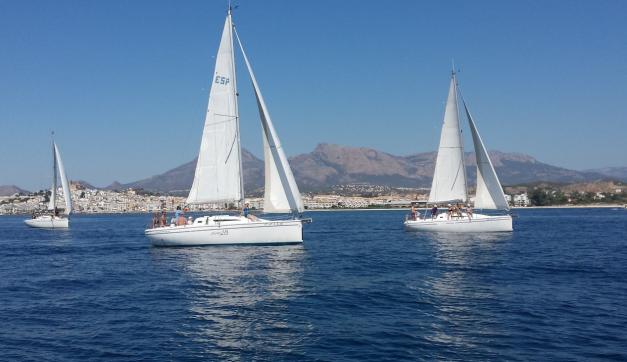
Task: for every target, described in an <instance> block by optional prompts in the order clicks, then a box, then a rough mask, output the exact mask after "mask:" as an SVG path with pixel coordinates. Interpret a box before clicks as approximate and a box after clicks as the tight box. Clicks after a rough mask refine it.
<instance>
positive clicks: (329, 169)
mask: <svg viewBox="0 0 627 362" xmlns="http://www.w3.org/2000/svg"><path fill="white" fill-rule="evenodd" d="M489 154H490V158H491V159H492V162H493V164H494V167H495V169H496V172H497V174H498V176H499V178H500V180H501V182H502V183H503V185H517V184H524V183H531V182H540V181H545V182H559V183H573V182H583V181H595V180H602V179H607V176H605V175H603V174H602V173H598V172H593V171H575V170H570V169H566V168H563V167H558V166H553V165H549V164H546V163H543V162H541V161H538V160H537V159H536V158H534V157H532V156H529V155H526V154H523V153H518V152H512V153H508V152H501V151H489ZM465 157H466V165H467V174H468V177H469V179H471V180H472V179H474V178H475V177H476V170H475V160H474V154H473V153H472V152H467V153H466V155H465ZM435 158H436V152H435V151H433V152H422V153H416V154H412V155H407V156H397V155H393V154H390V153H387V152H383V151H379V150H376V149H373V148H368V147H348V146H342V145H337V144H330V143H320V144H318V145H317V146H316V148H314V150H313V151H312V152H309V153H303V154H299V155H296V156H294V157H291V158H290V159H289V162H290V165H291V167H292V170H293V173H294V177H295V178H296V182H297V183H298V186H299V188H300V189H301V191H304V192H308V191H321V190H325V189H329V188H330V187H331V186H333V185H337V184H356V183H361V184H372V185H386V186H392V187H429V186H431V179H432V174H433V169H434V167H435ZM195 164H196V159H194V160H192V161H190V162H187V163H185V164H183V165H181V166H178V167H176V168H173V169H171V170H168V171H166V172H164V173H162V174H159V175H154V176H151V177H148V178H146V179H142V180H138V181H135V182H130V183H126V184H121V185H120V186H122V187H123V188H128V187H132V188H143V189H145V190H150V191H157V192H176V191H178V192H185V191H187V190H189V187H190V186H191V184H192V181H193V176H194V170H195ZM242 165H243V169H244V183H245V185H244V186H245V189H246V191H247V194H253V193H260V192H261V191H262V190H263V179H264V171H263V167H264V166H263V161H262V160H260V159H258V158H257V157H256V156H255V155H253V154H252V153H250V152H249V151H247V150H245V149H243V150H242ZM470 183H471V184H473V183H474V180H473V181H472V182H470Z"/></svg>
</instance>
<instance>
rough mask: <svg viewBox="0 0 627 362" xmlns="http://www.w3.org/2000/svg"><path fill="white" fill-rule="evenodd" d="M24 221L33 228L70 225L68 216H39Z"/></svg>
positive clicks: (55, 227)
mask: <svg viewBox="0 0 627 362" xmlns="http://www.w3.org/2000/svg"><path fill="white" fill-rule="evenodd" d="M24 223H25V224H26V225H28V226H30V227H33V228H45V229H67V228H68V227H70V220H69V219H68V218H65V217H58V216H50V215H42V216H37V217H36V218H34V219H28V220H24Z"/></svg>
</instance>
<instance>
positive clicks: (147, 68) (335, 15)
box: [0, 0, 627, 189]
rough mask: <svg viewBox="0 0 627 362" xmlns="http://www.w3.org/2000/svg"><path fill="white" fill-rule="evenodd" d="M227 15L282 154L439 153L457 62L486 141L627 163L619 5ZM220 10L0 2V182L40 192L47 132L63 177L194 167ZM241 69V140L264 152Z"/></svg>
mask: <svg viewBox="0 0 627 362" xmlns="http://www.w3.org/2000/svg"><path fill="white" fill-rule="evenodd" d="M236 4H238V5H239V8H238V9H237V10H236V11H235V13H234V17H235V22H236V24H237V26H238V30H239V32H240V35H241V37H242V40H243V42H244V45H245V46H246V47H247V52H248V53H249V56H250V57H251V61H252V64H253V67H254V68H255V71H256V73H257V77H258V80H259V82H260V86H261V89H262V91H263V92H264V96H265V98H266V101H267V103H268V106H269V109H270V112H271V114H272V117H273V119H274V122H275V125H276V127H277V130H278V132H279V135H280V137H281V139H282V142H283V144H284V146H285V149H286V151H287V153H288V155H296V154H298V153H303V152H309V151H311V150H312V149H313V148H314V147H315V145H316V144H317V143H319V142H330V143H338V144H344V145H352V146H366V147H374V148H377V149H380V150H383V151H386V152H389V153H393V154H411V153H416V152H422V151H431V150H434V149H435V148H436V147H437V142H438V138H439V131H440V124H441V119H442V114H443V108H444V101H445V98H446V93H447V89H448V77H449V70H450V63H451V58H455V61H456V63H457V64H458V66H459V67H460V68H461V70H462V72H461V73H460V77H459V80H460V86H461V88H462V89H463V91H464V94H465V97H466V99H467V100H468V101H469V102H470V107H471V110H472V111H473V114H474V116H475V118H476V120H477V123H478V126H479V129H480V130H481V132H482V135H483V138H484V141H485V142H486V143H487V146H488V148H490V149H498V150H502V151H516V152H523V153H528V154H531V155H533V156H535V157H537V158H538V159H540V160H541V161H544V162H548V163H552V164H555V165H560V166H564V167H569V168H575V169H585V168H594V167H602V166H626V165H627V21H626V20H625V16H626V14H627V2H626V1H622V0H616V1H611V0H607V1H592V0H590V1H540V0H537V1H431V2H425V1H413V0H404V1H403V0H399V1H393V2H390V1H358V0H344V1H327V0H317V1H293V0H292V1H287V0H266V1H253V0H240V1H238V2H236ZM225 7H226V1H222V0H220V1H214V0H212V1H207V0H203V1H174V0H171V1H153V0H150V1H139V0H135V1H122V0H106V1H104V0H103V1H82V0H76V1H65V0H58V1H44V0H39V1H29V0H13V1H10V0H0V130H1V131H0V132H1V133H0V185H2V184H17V185H19V186H21V187H25V188H28V189H36V188H41V187H47V185H48V183H49V181H48V179H49V177H50V176H49V173H50V165H49V164H50V157H51V156H50V151H49V132H50V130H51V129H54V130H55V131H56V133H57V141H58V143H59V145H60V148H61V152H62V154H63V156H64V158H65V163H66V168H67V169H68V173H69V175H70V177H71V178H72V179H84V180H87V181H89V182H91V183H93V184H96V185H98V186H104V185H107V184H109V183H110V182H112V181H114V180H119V181H121V182H129V181H134V180H136V179H139V178H144V177H147V176H150V175H153V174H157V173H161V172H163V171H165V170H167V169H169V168H172V167H175V166H178V165H180V164H182V163H184V162H187V161H189V160H191V159H192V158H193V157H195V155H196V153H197V152H198V148H199V143H200V137H201V131H202V124H203V121H204V113H205V107H206V104H207V94H208V85H209V83H210V78H211V74H212V72H213V62H214V58H213V57H214V55H215V53H216V50H217V45H218V42H219V39H220V32H221V30H222V25H223V22H224V16H225ZM237 56H238V57H239V54H238V55H237ZM239 62H240V63H239V85H240V102H241V103H240V104H241V116H242V128H243V129H242V134H243V135H242V141H243V145H244V147H246V148H248V149H250V150H251V151H253V152H254V153H256V154H258V155H260V154H261V133H260V132H261V131H260V127H259V121H258V116H257V111H256V106H255V103H254V96H253V94H252V93H251V89H250V85H249V81H248V78H247V74H246V73H245V69H244V67H243V66H241V57H239ZM466 143H467V144H470V141H469V140H467V141H466Z"/></svg>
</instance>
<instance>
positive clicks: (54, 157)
mask: <svg viewBox="0 0 627 362" xmlns="http://www.w3.org/2000/svg"><path fill="white" fill-rule="evenodd" d="M51 138H52V189H51V190H50V202H49V203H48V210H53V211H54V209H55V208H56V207H57V154H56V152H55V144H54V131H52V135H51Z"/></svg>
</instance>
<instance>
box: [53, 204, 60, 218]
mask: <svg viewBox="0 0 627 362" xmlns="http://www.w3.org/2000/svg"><path fill="white" fill-rule="evenodd" d="M54 216H57V217H58V216H59V209H57V207H56V206H55V207H54Z"/></svg>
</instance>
